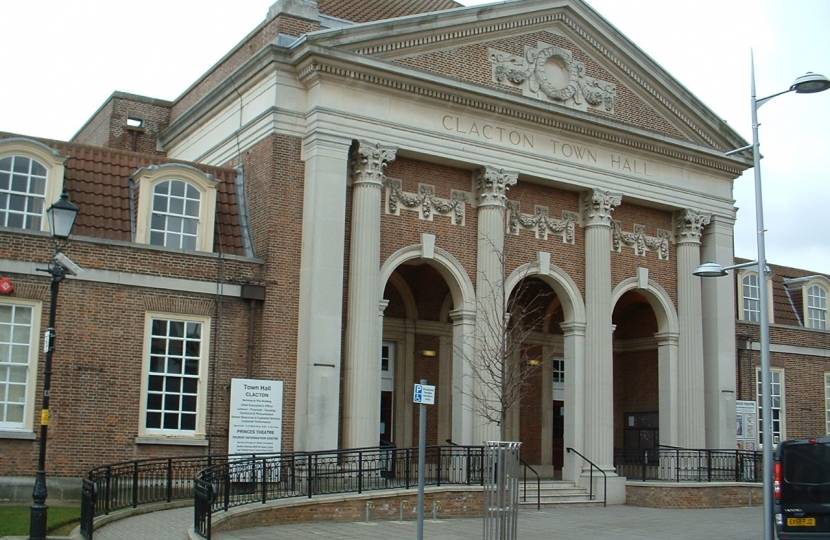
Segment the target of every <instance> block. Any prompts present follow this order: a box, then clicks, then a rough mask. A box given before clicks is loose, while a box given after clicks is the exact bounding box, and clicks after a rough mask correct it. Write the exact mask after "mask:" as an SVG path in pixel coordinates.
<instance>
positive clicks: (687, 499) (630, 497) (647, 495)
mask: <svg viewBox="0 0 830 540" xmlns="http://www.w3.org/2000/svg"><path fill="white" fill-rule="evenodd" d="M625 504H628V505H631V506H647V507H651V508H733V507H746V506H761V505H763V504H764V496H763V488H762V487H761V485H760V484H674V483H656V482H651V483H649V482H644V483H637V482H628V483H626V485H625Z"/></svg>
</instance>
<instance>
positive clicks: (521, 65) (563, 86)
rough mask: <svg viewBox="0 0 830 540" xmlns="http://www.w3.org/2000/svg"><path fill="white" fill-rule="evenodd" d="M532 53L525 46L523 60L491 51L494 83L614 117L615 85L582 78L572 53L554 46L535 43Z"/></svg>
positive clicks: (583, 66) (581, 66)
mask: <svg viewBox="0 0 830 540" xmlns="http://www.w3.org/2000/svg"><path fill="white" fill-rule="evenodd" d="M537 45H538V46H537V47H536V48H535V49H534V48H532V47H529V46H525V56H524V58H519V57H518V56H513V55H512V54H508V53H505V52H502V51H497V50H495V49H490V62H491V63H492V64H493V80H494V82H496V83H499V84H503V85H506V86H514V87H515V86H518V87H521V89H522V95H524V96H528V97H534V98H536V99H545V97H547V99H549V100H551V101H555V102H559V103H561V104H563V105H565V106H568V107H572V108H575V109H579V110H581V111H585V110H587V108H588V106H591V107H595V108H599V109H603V110H605V111H606V112H609V113H611V114H613V113H614V101H615V100H616V97H617V87H616V85H614V84H612V83H609V82H605V81H600V80H599V79H595V78H593V77H588V76H587V75H586V74H585V64H583V63H582V62H578V61H576V60H574V59H573V53H572V52H571V51H568V50H566V49H563V48H561V47H557V46H555V45H548V44H547V43H543V42H541V41H540V42H538V44H537Z"/></svg>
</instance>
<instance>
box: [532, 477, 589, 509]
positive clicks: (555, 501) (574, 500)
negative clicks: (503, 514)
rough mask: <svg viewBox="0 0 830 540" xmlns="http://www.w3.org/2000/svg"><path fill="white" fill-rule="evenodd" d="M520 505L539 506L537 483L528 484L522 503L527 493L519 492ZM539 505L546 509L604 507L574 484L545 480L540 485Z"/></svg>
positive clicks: (586, 491)
mask: <svg viewBox="0 0 830 540" xmlns="http://www.w3.org/2000/svg"><path fill="white" fill-rule="evenodd" d="M519 493H520V495H519V505H520V506H521V507H522V508H534V507H536V504H537V492H536V483H535V482H528V484H527V496H526V497H527V498H526V500H524V501H522V496H524V494H525V492H524V490H523V489H522V491H520V492H519ZM538 500H539V505H540V506H541V507H544V508H550V507H555V506H559V505H562V506H602V504H603V502H602V501H597V500H591V497H590V495H589V494H588V490H587V489H585V488H582V487H578V486H576V485H575V484H574V483H573V482H564V481H558V480H545V481H543V482H542V483H541V484H540V485H539V497H538Z"/></svg>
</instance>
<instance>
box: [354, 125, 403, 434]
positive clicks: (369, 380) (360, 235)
mask: <svg viewBox="0 0 830 540" xmlns="http://www.w3.org/2000/svg"><path fill="white" fill-rule="evenodd" d="M396 150H397V148H394V147H385V146H381V145H380V144H371V143H367V142H365V141H360V142H359V143H358V147H357V151H356V152H355V154H354V155H353V156H352V163H351V165H352V221H351V224H352V230H351V242H350V244H351V245H350V250H349V306H348V312H347V317H348V318H347V321H346V354H345V361H344V367H343V447H344V448H360V447H364V446H377V444H378V441H379V440H380V375H381V374H380V345H381V337H382V325H383V322H382V319H381V318H380V317H378V306H379V305H380V296H381V292H380V281H379V280H380V276H379V272H380V213H381V190H382V189H383V179H384V174H383V170H384V169H385V168H386V164H387V163H388V162H391V161H393V160H394V159H395V152H396Z"/></svg>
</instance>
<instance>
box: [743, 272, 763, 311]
mask: <svg viewBox="0 0 830 540" xmlns="http://www.w3.org/2000/svg"><path fill="white" fill-rule="evenodd" d="M741 287H742V292H743V311H744V317H743V320H745V321H749V322H758V321H760V320H761V289H760V286H759V282H758V274H746V275H745V276H743V279H741Z"/></svg>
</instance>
